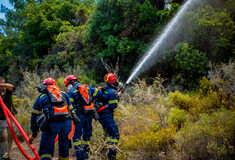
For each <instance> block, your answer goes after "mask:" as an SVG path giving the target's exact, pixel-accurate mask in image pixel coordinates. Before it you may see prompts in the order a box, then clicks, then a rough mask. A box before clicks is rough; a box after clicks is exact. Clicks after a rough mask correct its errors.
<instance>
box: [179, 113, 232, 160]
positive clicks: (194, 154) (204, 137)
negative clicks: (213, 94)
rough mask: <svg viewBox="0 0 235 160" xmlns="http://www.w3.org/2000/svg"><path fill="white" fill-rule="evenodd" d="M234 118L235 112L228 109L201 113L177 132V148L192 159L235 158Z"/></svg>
mask: <svg viewBox="0 0 235 160" xmlns="http://www.w3.org/2000/svg"><path fill="white" fill-rule="evenodd" d="M234 120H235V112H231V111H226V110H221V111H218V112H215V113H213V114H212V115H208V114H201V115H200V118H199V120H198V121H197V122H196V123H190V124H188V125H187V127H185V128H183V129H182V130H181V131H179V132H177V148H178V149H179V150H180V153H185V155H186V157H190V159H211V160H212V159H228V160H229V159H233V156H234V143H233V142H234V135H235V134H234V127H235V121H234ZM183 159H187V158H183Z"/></svg>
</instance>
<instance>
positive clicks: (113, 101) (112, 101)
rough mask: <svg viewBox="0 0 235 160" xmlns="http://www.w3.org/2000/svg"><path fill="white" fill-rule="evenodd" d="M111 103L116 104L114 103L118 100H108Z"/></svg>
mask: <svg viewBox="0 0 235 160" xmlns="http://www.w3.org/2000/svg"><path fill="white" fill-rule="evenodd" d="M108 103H109V104H114V103H118V100H116V99H115V100H111V101H108Z"/></svg>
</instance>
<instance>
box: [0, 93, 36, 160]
mask: <svg viewBox="0 0 235 160" xmlns="http://www.w3.org/2000/svg"><path fill="white" fill-rule="evenodd" d="M0 105H1V107H2V111H3V114H4V116H5V118H6V120H7V123H8V126H9V129H10V131H11V134H12V137H13V139H14V140H15V142H16V144H17V146H18V148H19V150H20V151H21V153H22V154H23V155H24V156H25V158H27V159H28V160H35V159H38V160H40V157H39V156H38V153H37V151H36V149H35V147H34V146H33V145H32V144H30V143H29V139H28V136H27V135H26V133H25V132H24V130H23V129H22V127H21V126H20V124H19V123H18V122H17V120H16V119H15V117H14V116H13V115H12V113H11V112H10V111H9V109H8V108H7V107H6V105H5V104H4V102H3V100H2V96H0ZM9 116H10V118H11V119H12V121H13V122H14V123H15V124H16V126H17V128H18V129H19V131H20V132H21V134H22V135H23V137H24V139H25V140H26V142H27V143H28V145H29V147H30V148H31V149H32V151H33V153H34V154H35V156H36V157H34V158H30V157H29V156H28V155H27V154H26V152H25V151H24V150H23V148H22V146H21V145H20V143H19V140H18V139H17V137H16V134H15V132H14V130H13V128H12V125H11V121H10V119H9Z"/></svg>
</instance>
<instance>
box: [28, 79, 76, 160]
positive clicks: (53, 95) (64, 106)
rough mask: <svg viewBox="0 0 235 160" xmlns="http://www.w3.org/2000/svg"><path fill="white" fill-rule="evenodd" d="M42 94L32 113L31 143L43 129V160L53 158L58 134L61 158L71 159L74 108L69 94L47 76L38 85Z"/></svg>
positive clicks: (41, 156) (40, 153)
mask: <svg viewBox="0 0 235 160" xmlns="http://www.w3.org/2000/svg"><path fill="white" fill-rule="evenodd" d="M38 91H39V92H41V95H40V96H39V97H38V98H37V100H36V102H35V104H34V106H33V110H32V114H31V130H32V135H31V136H30V138H29V143H31V144H32V142H33V140H34V138H35V137H36V136H37V134H38V132H39V127H40V130H41V131H42V135H41V142H40V148H39V156H40V159H41V160H48V159H52V157H53V156H54V142H55V138H56V136H57V135H58V141H59V159H63V160H66V159H67V160H68V159H69V138H68V136H69V134H70V131H71V124H72V123H71V115H70V114H69V111H70V110H72V109H73V107H72V104H71V102H70V100H69V97H68V95H67V94H66V93H65V92H63V91H60V90H59V88H58V86H57V85H56V82H55V81H54V79H52V78H50V77H49V78H47V79H45V80H44V81H43V83H42V85H39V86H38Z"/></svg>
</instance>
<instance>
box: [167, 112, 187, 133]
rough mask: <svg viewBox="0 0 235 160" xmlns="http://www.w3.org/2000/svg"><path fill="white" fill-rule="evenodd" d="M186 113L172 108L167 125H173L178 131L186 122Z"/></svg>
mask: <svg viewBox="0 0 235 160" xmlns="http://www.w3.org/2000/svg"><path fill="white" fill-rule="evenodd" d="M188 119H189V118H188V115H187V112H186V111H185V110H183V109H178V108H172V109H171V110H170V113H169V115H168V123H169V124H172V125H174V127H175V128H177V129H178V130H180V129H181V127H183V126H184V125H185V123H187V121H188Z"/></svg>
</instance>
